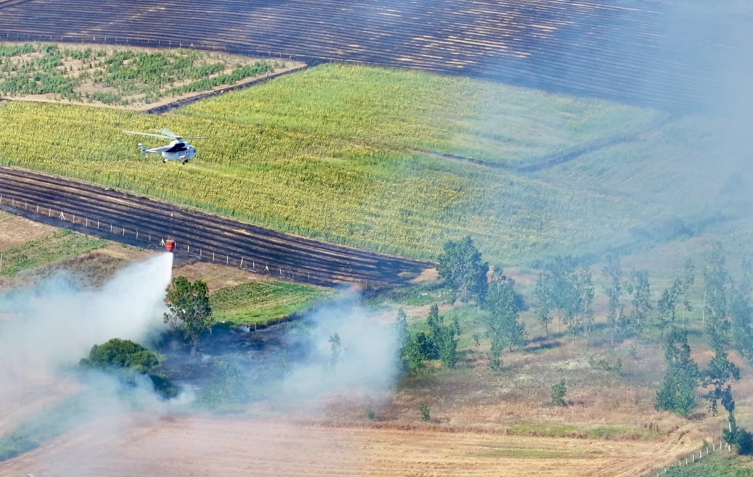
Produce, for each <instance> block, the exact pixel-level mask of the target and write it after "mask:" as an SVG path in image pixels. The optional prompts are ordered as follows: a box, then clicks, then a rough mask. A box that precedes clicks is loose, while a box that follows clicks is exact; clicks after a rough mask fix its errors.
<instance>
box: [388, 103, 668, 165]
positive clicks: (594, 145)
mask: <svg viewBox="0 0 753 477" xmlns="http://www.w3.org/2000/svg"><path fill="white" fill-rule="evenodd" d="M678 117H679V115H677V114H665V115H663V116H662V117H661V118H660V119H658V120H655V121H652V122H651V124H649V125H647V126H646V127H643V128H641V129H639V130H637V131H632V132H629V133H626V134H621V135H618V136H613V137H611V138H608V139H596V140H593V141H588V142H585V143H583V144H579V145H577V146H575V147H572V148H569V149H567V150H565V151H558V152H554V153H552V154H547V155H545V156H542V157H540V158H539V159H538V160H537V161H536V162H534V163H533V164H527V165H524V166H515V165H512V164H506V163H504V162H489V161H485V160H483V159H476V158H473V157H467V156H459V155H457V154H451V153H446V152H441V151H432V150H430V149H423V148H417V147H408V148H407V149H408V150H410V151H416V152H420V153H423V154H429V155H431V156H435V157H440V158H443V159H453V160H456V161H461V162H469V163H471V164H476V165H479V166H484V167H492V168H495V169H504V170H509V171H513V172H538V171H541V170H544V169H549V168H551V167H554V166H558V165H560V164H564V163H566V162H570V161H572V160H573V159H577V158H578V157H580V156H582V155H584V154H588V153H591V152H595V151H598V150H601V149H605V148H608V147H612V146H616V145H618V144H624V143H627V142H631V141H634V140H635V139H636V138H638V137H640V136H642V135H644V134H649V133H651V132H653V131H656V130H657V129H659V128H661V127H663V126H664V125H666V124H667V123H670V122H672V121H675V120H676V119H677V118H678ZM384 145H387V146H392V147H400V146H397V145H395V144H389V143H384Z"/></svg>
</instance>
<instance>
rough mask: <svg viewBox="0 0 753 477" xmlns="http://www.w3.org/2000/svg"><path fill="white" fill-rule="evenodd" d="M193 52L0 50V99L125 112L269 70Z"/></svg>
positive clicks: (33, 47)
mask: <svg viewBox="0 0 753 477" xmlns="http://www.w3.org/2000/svg"><path fill="white" fill-rule="evenodd" d="M228 58H229V57H227V56H224V55H222V56H221V55H216V54H210V53H204V52H198V51H196V50H172V51H165V52H153V51H152V52H146V51H142V50H136V49H129V48H122V47H121V48H117V49H113V48H112V47H110V48H104V47H100V48H95V49H92V48H83V47H79V48H75V47H73V48H71V47H60V46H58V45H57V44H44V43H41V44H40V43H24V44H5V45H4V44H0V95H5V96H11V97H13V96H20V95H48V97H49V96H50V95H51V96H52V97H53V98H56V99H65V100H71V101H77V102H89V103H101V104H109V105H119V106H127V105H130V104H132V103H140V104H149V103H153V102H155V101H158V100H159V99H160V98H162V97H165V96H167V97H170V96H176V95H181V94H185V93H194V92H199V91H206V90H209V89H211V88H213V87H215V86H220V85H227V84H233V83H236V82H238V81H240V80H242V79H244V78H248V77H251V76H256V75H259V74H264V73H266V72H270V71H273V70H274V65H273V64H272V63H269V62H256V63H253V64H252V63H249V62H246V64H240V63H239V62H237V59H236V63H235V64H233V63H231V62H230V61H228Z"/></svg>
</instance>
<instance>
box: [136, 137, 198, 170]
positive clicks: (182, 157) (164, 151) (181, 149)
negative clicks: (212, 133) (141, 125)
mask: <svg viewBox="0 0 753 477" xmlns="http://www.w3.org/2000/svg"><path fill="white" fill-rule="evenodd" d="M154 131H156V132H158V133H159V134H152V133H145V132H138V131H123V132H124V133H126V134H138V135H140V136H152V137H159V138H162V139H171V141H170V144H168V145H167V146H161V147H155V148H153V149H146V148H144V145H143V144H141V143H139V148H141V152H142V153H144V154H159V155H161V156H162V162H167V161H179V162H182V163H183V164H184V165H185V164H187V163H188V161H189V160H190V159H191V158H193V157H194V156H196V148H195V147H193V146H192V145H190V144H188V142H186V141H184V139H206V138H205V137H202V136H178V135H177V134H175V133H174V132H172V131H170V130H169V129H154Z"/></svg>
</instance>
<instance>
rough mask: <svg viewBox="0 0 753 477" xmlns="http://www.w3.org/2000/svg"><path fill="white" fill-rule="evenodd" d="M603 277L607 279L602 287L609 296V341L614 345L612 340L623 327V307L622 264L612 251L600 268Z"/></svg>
mask: <svg viewBox="0 0 753 477" xmlns="http://www.w3.org/2000/svg"><path fill="white" fill-rule="evenodd" d="M602 273H603V274H604V277H605V278H606V279H607V285H606V287H604V292H605V293H606V295H607V298H609V312H608V313H607V321H608V322H609V325H610V326H611V328H612V333H611V338H610V343H611V345H612V346H614V340H615V338H616V336H617V335H618V334H620V333H621V332H622V331H623V328H624V327H625V324H626V323H625V321H626V320H625V316H624V311H625V307H624V306H623V305H622V303H621V302H620V298H621V297H622V275H623V273H622V264H621V263H620V257H619V255H617V254H616V253H614V252H611V253H609V254H608V255H607V263H606V265H604V268H603V269H602Z"/></svg>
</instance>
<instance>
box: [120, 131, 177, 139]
mask: <svg viewBox="0 0 753 477" xmlns="http://www.w3.org/2000/svg"><path fill="white" fill-rule="evenodd" d="M123 132H124V133H126V134H137V135H139V136H152V137H159V138H162V139H174V138H173V137H171V136H165V135H164V134H152V133H145V132H138V131H123Z"/></svg>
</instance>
